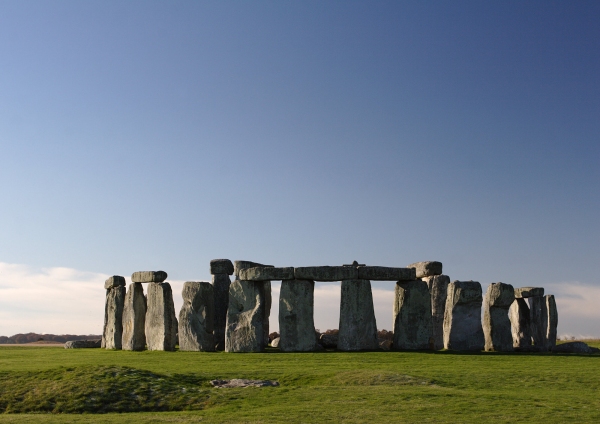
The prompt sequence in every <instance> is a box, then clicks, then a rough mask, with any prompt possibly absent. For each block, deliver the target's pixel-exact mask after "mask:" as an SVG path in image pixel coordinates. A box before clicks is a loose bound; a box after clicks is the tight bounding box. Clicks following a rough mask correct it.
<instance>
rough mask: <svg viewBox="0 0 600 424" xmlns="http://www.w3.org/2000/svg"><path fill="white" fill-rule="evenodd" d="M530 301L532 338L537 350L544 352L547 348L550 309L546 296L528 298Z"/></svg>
mask: <svg viewBox="0 0 600 424" xmlns="http://www.w3.org/2000/svg"><path fill="white" fill-rule="evenodd" d="M527 301H528V302H529V317H530V321H531V338H532V340H533V346H534V347H535V348H536V350H539V351H541V352H544V351H546V350H548V348H547V339H546V337H547V332H548V309H547V306H546V299H545V298H544V296H532V297H529V298H527Z"/></svg>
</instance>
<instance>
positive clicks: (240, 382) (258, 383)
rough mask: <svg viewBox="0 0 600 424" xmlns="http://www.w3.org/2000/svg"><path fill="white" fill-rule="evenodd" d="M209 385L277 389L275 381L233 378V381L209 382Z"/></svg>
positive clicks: (277, 384) (277, 383)
mask: <svg viewBox="0 0 600 424" xmlns="http://www.w3.org/2000/svg"><path fill="white" fill-rule="evenodd" d="M210 384H211V385H212V386H213V387H215V388H217V389H221V388H227V389H231V388H238V387H277V386H279V382H277V381H275V380H246V379H245V378H234V379H233V380H211V382H210Z"/></svg>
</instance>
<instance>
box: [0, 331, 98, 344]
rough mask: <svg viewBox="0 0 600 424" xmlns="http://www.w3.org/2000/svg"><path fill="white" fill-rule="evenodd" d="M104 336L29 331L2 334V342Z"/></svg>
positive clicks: (60, 341)
mask: <svg viewBox="0 0 600 424" xmlns="http://www.w3.org/2000/svg"><path fill="white" fill-rule="evenodd" d="M101 338H102V336H98V335H93V334H88V335H83V336H78V335H75V334H61V335H56V334H37V333H27V334H15V335H14V336H10V337H6V336H0V344H24V343H32V342H38V341H42V340H43V341H51V342H59V343H65V342H67V341H69V340H93V339H101Z"/></svg>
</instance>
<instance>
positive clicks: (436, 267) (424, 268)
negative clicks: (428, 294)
mask: <svg viewBox="0 0 600 424" xmlns="http://www.w3.org/2000/svg"><path fill="white" fill-rule="evenodd" d="M407 268H415V270H416V272H417V278H423V277H432V276H434V275H442V263H441V262H438V261H426V262H415V263H414V264H410V265H409V266H407Z"/></svg>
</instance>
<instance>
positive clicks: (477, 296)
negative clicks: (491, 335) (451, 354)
mask: <svg viewBox="0 0 600 424" xmlns="http://www.w3.org/2000/svg"><path fill="white" fill-rule="evenodd" d="M482 301H483V297H482V295H481V284H479V283H478V282H477V281H453V282H451V283H450V284H449V285H448V296H447V298H446V311H445V314H444V347H445V348H446V349H452V350H474V351H478V350H483V347H484V338H483V328H482V326H481V302H482Z"/></svg>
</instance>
